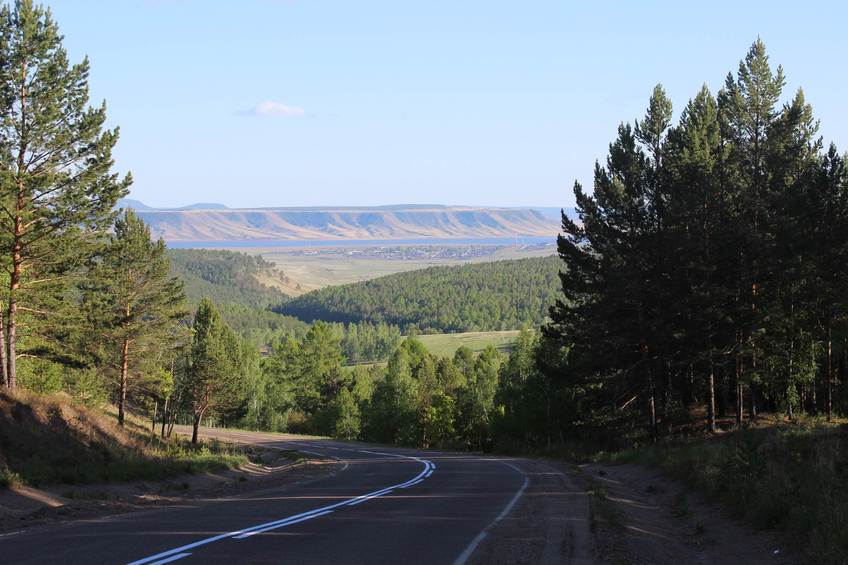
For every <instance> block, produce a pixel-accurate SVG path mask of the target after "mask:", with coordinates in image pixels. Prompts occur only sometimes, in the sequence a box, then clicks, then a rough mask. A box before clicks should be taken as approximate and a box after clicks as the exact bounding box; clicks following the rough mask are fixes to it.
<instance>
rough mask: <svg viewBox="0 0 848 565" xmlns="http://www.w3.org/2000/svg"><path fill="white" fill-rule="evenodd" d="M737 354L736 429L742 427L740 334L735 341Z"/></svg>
mask: <svg viewBox="0 0 848 565" xmlns="http://www.w3.org/2000/svg"><path fill="white" fill-rule="evenodd" d="M736 346H737V348H738V349H737V352H736V428H737V429H738V428H741V427H742V406H743V403H742V393H743V389H742V334H741V332H740V333H739V337H738V338H737V341H736Z"/></svg>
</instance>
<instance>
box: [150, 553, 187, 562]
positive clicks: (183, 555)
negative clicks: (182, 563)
mask: <svg viewBox="0 0 848 565" xmlns="http://www.w3.org/2000/svg"><path fill="white" fill-rule="evenodd" d="M189 555H191V553H178V554H176V555H172V556H170V557H168V558H166V559H160V560H159V561H154V562H153V563H151V564H150V565H165V563H170V562H171V561H176V560H177V559H182V558H183V557H188V556H189Z"/></svg>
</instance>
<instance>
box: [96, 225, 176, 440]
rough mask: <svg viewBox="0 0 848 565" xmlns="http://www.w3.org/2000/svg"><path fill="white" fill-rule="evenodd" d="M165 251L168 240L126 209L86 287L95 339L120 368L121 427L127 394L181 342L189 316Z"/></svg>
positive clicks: (118, 381)
mask: <svg viewBox="0 0 848 565" xmlns="http://www.w3.org/2000/svg"><path fill="white" fill-rule="evenodd" d="M165 251H166V249H165V242H164V241H162V240H161V239H160V240H158V241H153V240H152V239H151V237H150V228H148V227H147V225H146V224H145V223H144V221H143V220H142V219H141V218H139V217H138V216H136V214H135V213H134V212H133V211H132V210H127V211H126V212H125V213H124V214H123V215H122V216H121V217H119V218H118V219H117V220H116V221H115V230H114V233H113V234H112V235H111V236H110V237H109V240H108V242H107V243H106V245H105V247H104V249H103V251H102V253H101V254H100V255H99V256H97V257H95V258H94V265H93V267H92V269H91V271H90V272H89V274H88V276H87V277H86V280H85V282H84V283H83V284H82V285H81V286H82V289H83V293H84V294H83V305H84V309H85V311H86V313H87V317H88V321H89V324H90V325H91V327H92V329H93V330H94V331H93V332H92V334H91V336H94V337H96V342H97V345H98V347H99V348H100V349H101V350H105V355H104V357H105V359H104V360H105V361H106V362H107V363H108V364H109V365H111V366H112V367H114V368H116V369H117V379H116V380H117V386H116V389H117V390H116V394H115V398H116V400H117V405H118V423H119V424H120V425H123V424H124V418H125V412H126V407H127V395H128V394H129V393H130V392H131V391H132V390H133V389H134V388H137V387H138V386H140V385H141V384H142V383H141V381H142V378H143V376H144V375H143V372H144V370H145V369H147V370H151V369H155V368H153V367H150V362H151V361H155V359H156V358H157V357H161V356H162V354H163V352H164V351H165V350H167V349H169V348H170V347H172V346H174V345H178V344H179V342H180V339H178V338H177V336H178V334H179V330H178V323H179V321H180V320H181V319H182V318H184V317H185V316H186V315H187V312H186V311H185V310H184V308H183V300H184V298H185V297H184V294H183V285H182V282H181V281H180V280H179V279H177V278H175V277H171V276H169V269H170V262H169V260H168V257H167V255H166V253H165ZM145 365H146V366H145Z"/></svg>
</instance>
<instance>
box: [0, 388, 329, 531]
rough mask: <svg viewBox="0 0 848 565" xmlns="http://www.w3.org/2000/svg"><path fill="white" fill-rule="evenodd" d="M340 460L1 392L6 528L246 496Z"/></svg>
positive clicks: (0, 487) (1, 513) (2, 521)
mask: <svg viewBox="0 0 848 565" xmlns="http://www.w3.org/2000/svg"><path fill="white" fill-rule="evenodd" d="M336 467H338V463H337V462H334V461H322V460H319V459H314V458H313V459H310V458H308V457H304V456H303V455H302V454H300V453H297V452H294V451H290V450H283V449H279V448H274V447H273V446H253V445H235V444H221V443H216V444H206V445H202V446H200V447H192V446H189V445H188V444H187V442H186V440H184V439H177V438H175V439H173V440H172V441H170V442H162V441H161V440H159V439H157V438H155V437H152V436H150V435H147V434H146V433H145V432H144V430H142V429H140V428H138V427H137V426H136V427H133V426H128V428H127V429H124V428H120V427H118V426H117V425H116V424H115V422H114V419H113V418H111V417H110V416H108V415H105V414H102V413H100V412H99V411H96V410H90V409H87V408H86V407H84V406H80V405H79V404H76V403H74V402H72V401H70V399H68V398H67V397H63V396H56V397H48V398H45V397H39V396H35V395H33V396H29V395H26V394H24V393H21V394H15V395H8V394H5V393H0V479H2V482H0V531H9V530H17V529H20V528H23V527H30V526H33V525H36V524H41V523H44V522H51V521H54V522H55V521H67V520H73V519H80V518H90V517H94V516H99V515H103V514H114V513H118V512H128V511H133V510H136V509H143V508H149V507H151V506H162V505H169V504H178V503H181V502H184V501H186V500H189V499H192V498H199V497H221V496H239V495H240V494H243V493H247V492H250V491H254V490H258V489H263V488H272V487H278V486H282V485H288V484H294V483H297V482H299V481H305V480H310V479H311V478H314V477H316V476H323V475H324V474H326V473H329V472H332V471H333V470H334V469H335V468H336Z"/></svg>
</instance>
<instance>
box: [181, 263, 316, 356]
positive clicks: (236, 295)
mask: <svg viewBox="0 0 848 565" xmlns="http://www.w3.org/2000/svg"><path fill="white" fill-rule="evenodd" d="M168 255H169V256H170V259H171V274H172V275H173V276H176V277H179V278H180V279H181V280H182V281H183V283H184V285H185V293H186V300H187V301H188V303H189V304H191V305H192V306H194V305H196V304H198V303H199V302H200V300H201V299H202V298H204V297H206V298H209V299H210V300H211V301H212V302H213V303H214V304H215V305H217V306H218V309H219V310H220V311H221V315H222V316H223V318H224V320H226V322H227V324H229V325H230V327H232V328H233V329H234V330H236V331H237V332H238V333H239V334H241V335H242V336H244V337H245V338H247V339H249V340H251V341H254V342H256V343H269V342H270V341H271V340H273V339H274V337H275V336H277V335H279V334H280V333H281V332H282V333H286V332H290V331H299V330H304V328H305V326H306V325H305V324H304V323H302V322H301V321H299V320H297V319H295V318H291V317H289V316H281V315H279V314H277V313H275V312H271V311H269V310H268V306H269V305H271V304H276V303H278V302H280V301H281V300H283V299H284V298H285V295H284V294H283V293H282V292H281V291H280V290H279V289H277V288H276V287H275V286H274V285H275V284H283V285H285V284H286V282H287V281H286V275H285V274H284V273H282V272H280V271H278V270H277V269H275V268H274V264H273V263H270V262H268V261H265V260H264V259H263V258H262V257H261V256H254V255H247V254H246V253H235V252H232V251H212V250H200V249H170V250H168Z"/></svg>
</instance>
